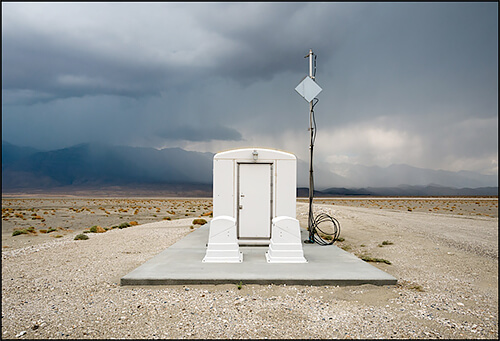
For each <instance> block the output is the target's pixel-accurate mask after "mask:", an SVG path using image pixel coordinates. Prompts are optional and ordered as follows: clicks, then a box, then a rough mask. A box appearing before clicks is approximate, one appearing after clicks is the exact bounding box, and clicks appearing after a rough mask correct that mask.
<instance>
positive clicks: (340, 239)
mask: <svg viewBox="0 0 500 341" xmlns="http://www.w3.org/2000/svg"><path fill="white" fill-rule="evenodd" d="M337 241H339V242H343V241H345V238H344V237H338V238H337Z"/></svg>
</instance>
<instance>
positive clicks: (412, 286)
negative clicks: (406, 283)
mask: <svg viewBox="0 0 500 341" xmlns="http://www.w3.org/2000/svg"><path fill="white" fill-rule="evenodd" d="M410 289H413V290H416V291H420V292H423V291H425V290H424V288H422V286H421V285H418V284H413V285H411V286H410Z"/></svg>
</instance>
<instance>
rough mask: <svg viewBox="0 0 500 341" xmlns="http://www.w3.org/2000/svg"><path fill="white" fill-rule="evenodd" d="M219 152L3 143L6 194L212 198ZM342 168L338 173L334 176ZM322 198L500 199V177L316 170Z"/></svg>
mask: <svg viewBox="0 0 500 341" xmlns="http://www.w3.org/2000/svg"><path fill="white" fill-rule="evenodd" d="M213 156H214V154H212V153H200V152H193V151H186V150H183V149H180V148H164V149H161V150H158V149H154V148H139V147H125V146H110V145H104V144H98V143H85V144H79V145H76V146H72V147H68V148H62V149H58V150H52V151H40V150H37V149H34V148H29V147H19V146H15V145H13V144H11V143H8V142H6V141H2V191H7V190H10V191H12V190H15V189H54V188H75V189H76V188H78V189H84V188H97V189H99V188H112V187H113V186H118V187H120V188H122V187H123V188H125V187H127V188H134V189H135V190H139V189H140V188H147V189H148V191H149V190H154V188H158V189H160V188H163V189H164V190H167V189H168V190H175V192H176V193H180V192H182V189H183V188H185V189H186V191H188V190H189V192H190V193H194V191H195V188H196V186H198V187H199V188H203V191H204V193H207V191H208V190H209V188H210V186H211V184H212V167H213V166H212V165H213ZM332 169H337V172H338V173H337V172H332ZM314 182H315V189H316V190H315V196H316V195H318V196H322V195H328V196H334V195H396V196H399V195H423V196H424V195H425V196H428V195H498V178H497V177H496V176H490V175H482V174H478V173H474V172H467V171H460V172H449V171H435V170H429V169H423V168H416V167H411V166H408V165H392V166H389V167H385V168H383V167H367V166H361V165H343V164H328V163H321V162H318V165H316V163H315V165H314ZM297 184H298V186H299V187H302V188H299V190H298V193H299V194H300V196H306V197H307V196H308V193H309V191H308V189H307V187H308V184H309V164H308V162H305V161H302V160H298V161H297Z"/></svg>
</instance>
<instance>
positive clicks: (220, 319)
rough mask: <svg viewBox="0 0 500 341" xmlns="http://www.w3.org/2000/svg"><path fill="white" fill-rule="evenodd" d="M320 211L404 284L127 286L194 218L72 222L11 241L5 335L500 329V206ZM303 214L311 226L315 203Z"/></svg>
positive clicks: (491, 334) (452, 334)
mask: <svg viewBox="0 0 500 341" xmlns="http://www.w3.org/2000/svg"><path fill="white" fill-rule="evenodd" d="M497 203H498V200H497V201H496V204H497ZM497 207H498V206H497ZM497 209H498V208H497ZM315 211H316V212H321V211H324V212H328V213H330V214H333V215H334V216H335V217H336V218H337V219H338V220H339V221H340V223H341V225H342V230H341V236H342V237H343V238H344V239H345V240H344V241H343V242H340V243H338V244H337V245H338V246H339V247H342V248H343V249H345V250H348V251H349V252H352V253H353V254H355V255H358V256H362V255H370V256H373V257H377V258H383V259H386V260H389V261H390V262H391V264H385V263H371V264H373V265H374V266H376V267H378V268H380V269H382V270H384V271H386V272H388V273H390V274H392V275H393V276H395V277H396V278H398V285H395V286H380V287H379V286H373V285H361V286H348V287H335V286H298V285H294V286H286V285H273V284H271V285H251V284H245V283H243V286H242V288H241V290H240V289H238V285H237V283H235V284H234V285H232V284H226V285H189V286H149V287H147V286H144V287H121V286H119V280H120V278H121V277H123V276H124V275H126V274H127V273H129V272H130V271H132V270H133V269H135V268H136V267H138V266H139V265H141V264H143V263H144V262H145V261H147V260H149V259H151V258H152V257H154V256H156V255H157V254H158V253H160V252H161V251H163V250H164V249H165V248H166V247H168V246H169V245H172V244H173V243H175V242H176V241H178V240H179V239H180V238H182V237H183V236H185V235H187V234H188V233H190V232H191V231H192V229H191V228H190V226H191V225H192V221H193V218H192V217H189V218H180V219H175V220H171V221H159V222H156V223H148V224H143V225H138V226H131V227H128V228H124V229H112V230H109V231H107V232H106V233H89V234H87V235H88V236H89V239H88V240H80V241H75V240H73V238H74V235H75V234H77V233H78V232H77V231H74V232H67V233H66V234H65V235H64V236H63V237H61V238H57V239H47V241H44V242H40V241H38V242H36V243H32V244H26V245H24V244H19V245H17V244H16V245H17V246H14V244H11V245H10V246H11V247H9V248H4V249H3V252H2V338H4V339H6V338H7V339H9V338H10V339H16V338H21V339H26V338H30V339H32V338H71V339H73V338H294V339H295V338H467V339H471V338H472V339H476V338H490V339H496V338H497V337H498V218H497V217H490V216H472V215H454V214H438V213H433V212H410V211H404V210H389V209H382V210H381V209H379V208H368V207H353V206H341V205H337V204H335V205H331V203H325V204H317V205H315ZM297 216H298V218H299V220H300V221H301V224H302V226H305V224H306V220H307V205H306V204H304V203H298V204H297ZM497 216H498V214H497ZM207 220H209V218H207ZM11 238H24V239H25V240H28V239H27V238H30V239H31V240H34V239H36V238H34V237H29V236H25V235H23V236H17V237H11ZM18 240H20V239H18ZM383 241H386V242H389V243H385V244H386V245H383V244H382V243H383ZM6 242H8V239H5V240H4V238H2V244H5V243H6ZM318 247H319V246H318Z"/></svg>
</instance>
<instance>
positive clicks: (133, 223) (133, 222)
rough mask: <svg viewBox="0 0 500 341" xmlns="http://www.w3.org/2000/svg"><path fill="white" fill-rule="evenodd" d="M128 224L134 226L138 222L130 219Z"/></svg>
mask: <svg viewBox="0 0 500 341" xmlns="http://www.w3.org/2000/svg"><path fill="white" fill-rule="evenodd" d="M129 224H130V226H136V225H139V223H138V222H137V221H135V220H134V221H131V222H130V223H129Z"/></svg>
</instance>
